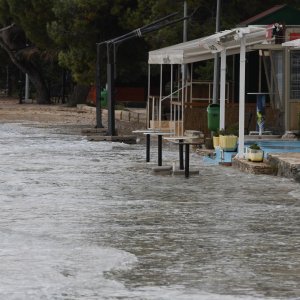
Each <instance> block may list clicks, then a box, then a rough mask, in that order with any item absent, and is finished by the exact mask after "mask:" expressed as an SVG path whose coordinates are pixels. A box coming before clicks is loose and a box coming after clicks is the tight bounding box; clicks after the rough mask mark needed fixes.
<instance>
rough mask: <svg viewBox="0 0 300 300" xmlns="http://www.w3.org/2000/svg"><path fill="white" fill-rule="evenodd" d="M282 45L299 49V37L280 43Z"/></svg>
mask: <svg viewBox="0 0 300 300" xmlns="http://www.w3.org/2000/svg"><path fill="white" fill-rule="evenodd" d="M282 46H284V47H291V48H294V49H300V39H296V40H292V41H289V42H285V43H282Z"/></svg>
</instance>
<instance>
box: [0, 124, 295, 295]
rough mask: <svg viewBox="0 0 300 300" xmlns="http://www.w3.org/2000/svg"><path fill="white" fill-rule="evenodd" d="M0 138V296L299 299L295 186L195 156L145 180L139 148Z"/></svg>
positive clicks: (10, 131)
mask: <svg viewBox="0 0 300 300" xmlns="http://www.w3.org/2000/svg"><path fill="white" fill-rule="evenodd" d="M0 143H1V147H0V206H1V209H0V242H1V243H0V266H1V268H0V299H8V300H10V299H25V300H27V299H29V300H30V299H66V300H67V299H116V300H117V299H118V300H120V299H134V300H139V299H141V300H144V299H147V300H148V299H149V300H158V299H162V300H164V299H172V300H173V299H174V300H194V299H200V300H202V299H208V300H211V299H213V300H214V299H225V300H231V299H300V185H299V184H297V183H295V182H293V181H290V180H287V179H282V178H276V177H268V176H254V175H249V174H243V173H240V172H239V171H236V170H233V169H231V168H225V167H219V166H213V165H205V164H204V163H202V162H201V160H200V157H199V156H197V155H192V158H191V159H192V164H193V165H194V166H198V167H200V175H199V176H193V177H191V178H189V179H185V178H183V177H172V176H154V175H152V174H151V172H150V169H149V164H148V165H146V163H145V162H144V156H145V148H144V145H131V146H129V145H123V144H110V143H105V142H104V143H91V142H87V141H86V140H85V139H84V138H82V137H80V136H76V135H66V134H62V133H61V132H60V133H58V132H57V130H56V129H54V128H52V129H45V128H37V127H30V126H22V125H18V124H0ZM163 157H164V162H165V163H167V161H172V160H173V159H174V158H176V157H177V152H176V151H173V150H172V149H169V148H168V147H164V155H163ZM155 161H156V152H153V163H155Z"/></svg>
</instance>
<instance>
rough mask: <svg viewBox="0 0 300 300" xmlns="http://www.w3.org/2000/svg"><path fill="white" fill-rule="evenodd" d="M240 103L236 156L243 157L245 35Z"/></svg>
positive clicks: (241, 57)
mask: <svg viewBox="0 0 300 300" xmlns="http://www.w3.org/2000/svg"><path fill="white" fill-rule="evenodd" d="M240 43H241V48H240V96H239V98H240V103H239V148H238V157H239V158H243V157H244V144H245V72H246V37H245V35H243V36H242V37H241V40H240Z"/></svg>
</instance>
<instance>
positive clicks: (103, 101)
mask: <svg viewBox="0 0 300 300" xmlns="http://www.w3.org/2000/svg"><path fill="white" fill-rule="evenodd" d="M100 99H101V107H106V106H107V89H103V90H102V91H101V94H100Z"/></svg>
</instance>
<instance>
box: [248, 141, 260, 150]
mask: <svg viewBox="0 0 300 300" xmlns="http://www.w3.org/2000/svg"><path fill="white" fill-rule="evenodd" d="M249 148H250V149H252V150H261V148H260V147H259V146H258V145H257V144H256V143H254V144H252V145H250V146H249Z"/></svg>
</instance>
